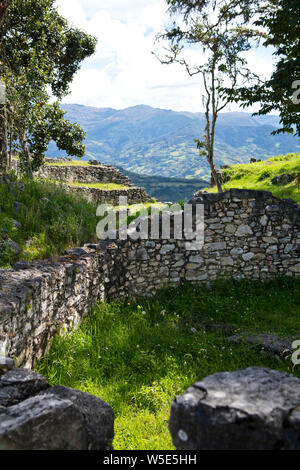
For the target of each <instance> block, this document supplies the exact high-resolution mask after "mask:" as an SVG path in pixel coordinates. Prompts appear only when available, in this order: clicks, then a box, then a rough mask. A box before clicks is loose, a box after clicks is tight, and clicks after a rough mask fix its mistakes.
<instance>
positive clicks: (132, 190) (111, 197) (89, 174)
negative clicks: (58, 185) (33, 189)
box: [37, 159, 152, 206]
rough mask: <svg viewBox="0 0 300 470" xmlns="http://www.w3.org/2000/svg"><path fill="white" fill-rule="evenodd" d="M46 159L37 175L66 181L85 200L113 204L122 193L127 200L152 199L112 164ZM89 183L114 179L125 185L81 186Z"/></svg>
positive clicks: (143, 200) (135, 202)
mask: <svg viewBox="0 0 300 470" xmlns="http://www.w3.org/2000/svg"><path fill="white" fill-rule="evenodd" d="M47 163H48V164H47V165H43V166H42V168H41V169H40V170H39V171H38V173H37V176H39V177H41V178H46V179H50V180H54V181H60V182H62V183H65V184H66V187H67V188H68V189H69V190H70V191H73V192H76V193H77V194H79V195H81V196H83V197H85V198H87V199H88V200H91V201H96V202H98V203H99V204H104V203H106V204H112V205H114V206H118V205H119V198H120V197H121V196H123V197H124V196H125V197H127V203H128V204H140V203H145V202H152V198H151V197H150V196H149V195H148V194H147V193H146V191H145V189H144V188H137V187H135V186H134V185H133V183H132V181H131V180H130V178H128V177H127V176H125V175H123V174H122V173H121V172H120V170H118V169H117V168H115V167H113V166H111V165H102V164H98V165H94V164H91V165H88V166H82V165H78V166H77V165H68V164H67V163H68V162H66V161H65V160H60V159H52V160H50V159H47ZM51 163H52V164H51ZM54 163H63V165H59V166H57V165H54ZM97 163H98V162H97ZM68 183H78V184H80V185H81V186H72V185H70V184H68ZM92 183H115V184H119V185H124V186H125V188H124V189H113V190H103V189H100V188H93V187H90V186H84V184H92Z"/></svg>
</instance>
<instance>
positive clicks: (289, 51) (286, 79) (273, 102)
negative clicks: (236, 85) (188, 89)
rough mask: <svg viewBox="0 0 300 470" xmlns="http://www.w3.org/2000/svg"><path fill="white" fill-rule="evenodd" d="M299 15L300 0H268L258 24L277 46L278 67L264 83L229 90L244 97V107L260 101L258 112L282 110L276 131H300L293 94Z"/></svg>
mask: <svg viewBox="0 0 300 470" xmlns="http://www.w3.org/2000/svg"><path fill="white" fill-rule="evenodd" d="M299 16H300V4H299V1H298V0H278V1H276V2H273V1H272V2H267V4H266V5H265V6H264V7H263V8H262V9H261V12H260V17H259V19H258V20H257V21H256V25H258V26H262V27H263V28H264V30H265V31H266V32H265V42H264V45H265V46H272V47H273V48H275V53H274V55H275V57H276V58H277V59H278V60H277V62H276V64H275V70H274V71H273V73H272V75H271V78H270V79H269V80H267V81H265V82H264V83H263V84H257V85H255V86H252V87H249V85H248V86H244V87H241V88H240V89H238V90H232V89H230V88H226V90H225V91H226V94H227V96H229V98H230V100H231V101H241V102H242V106H244V107H247V106H251V105H253V104H255V103H260V110H259V111H258V112H256V113H255V114H258V115H259V114H269V113H271V112H272V111H279V114H280V123H281V127H279V128H278V129H277V130H275V131H273V134H276V133H289V134H295V135H298V136H299V135H300V114H299V111H300V104H299V103H296V102H294V100H293V96H292V94H293V92H294V91H295V89H294V88H293V82H296V81H297V80H298V81H299V76H300V25H299ZM297 88H299V85H298V86H297ZM298 95H299V93H298Z"/></svg>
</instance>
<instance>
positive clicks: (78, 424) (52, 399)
mask: <svg viewBox="0 0 300 470" xmlns="http://www.w3.org/2000/svg"><path fill="white" fill-rule="evenodd" d="M87 448H88V446H87V432H86V428H85V419H84V416H83V414H82V413H81V412H80V410H79V408H78V407H77V406H75V405H74V404H73V403H72V402H71V401H70V400H63V399H61V398H59V397H57V396H55V395H51V394H50V395H48V396H35V397H31V398H28V399H27V400H25V401H23V402H22V403H19V404H18V405H14V406H10V407H9V408H6V409H5V408H0V450H86V449H87Z"/></svg>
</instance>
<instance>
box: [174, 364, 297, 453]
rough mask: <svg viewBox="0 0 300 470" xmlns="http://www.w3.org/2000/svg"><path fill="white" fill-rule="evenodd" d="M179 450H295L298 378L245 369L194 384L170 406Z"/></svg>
mask: <svg viewBox="0 0 300 470" xmlns="http://www.w3.org/2000/svg"><path fill="white" fill-rule="evenodd" d="M169 429H170V432H171V435H172V440H173V443H174V445H175V447H176V448H177V449H178V450H179V449H180V450H299V449H300V380H299V379H297V378H295V377H294V376H293V375H291V374H287V373H285V372H281V371H278V370H271V369H267V368H259V367H249V368H247V369H243V370H236V371H234V372H220V373H217V374H214V375H211V376H208V377H206V378H205V379H204V380H202V381H201V382H197V383H195V384H194V385H193V386H192V387H190V388H189V389H188V390H187V391H186V392H185V394H184V395H182V396H178V397H176V399H175V400H174V401H173V402H172V405H171V416H170V421H169Z"/></svg>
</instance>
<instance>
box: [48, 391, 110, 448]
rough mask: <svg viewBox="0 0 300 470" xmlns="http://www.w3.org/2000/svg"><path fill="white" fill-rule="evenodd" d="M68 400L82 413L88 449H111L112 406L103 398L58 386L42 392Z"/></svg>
mask: <svg viewBox="0 0 300 470" xmlns="http://www.w3.org/2000/svg"><path fill="white" fill-rule="evenodd" d="M48 394H49V395H51V396H56V397H58V398H61V399H63V400H68V401H71V402H72V403H73V405H74V406H75V407H77V408H78V409H79V410H80V412H81V413H82V415H83V417H84V421H85V428H86V432H87V448H88V449H90V450H104V449H109V448H111V445H112V441H113V438H114V419H115V416H114V412H113V410H112V408H111V406H110V405H109V404H108V403H106V402H105V401H104V400H102V399H101V398H98V397H95V396H94V395H90V394H89V393H84V392H81V391H80V390H74V389H72V388H68V387H64V386H62V385H56V386H54V387H51V388H49V389H48V390H45V391H43V392H41V394H40V395H44V396H45V395H48Z"/></svg>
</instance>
